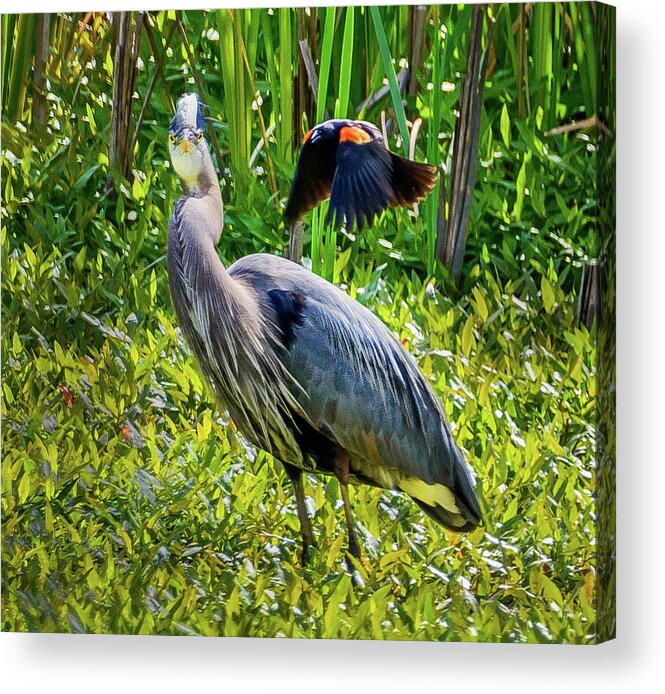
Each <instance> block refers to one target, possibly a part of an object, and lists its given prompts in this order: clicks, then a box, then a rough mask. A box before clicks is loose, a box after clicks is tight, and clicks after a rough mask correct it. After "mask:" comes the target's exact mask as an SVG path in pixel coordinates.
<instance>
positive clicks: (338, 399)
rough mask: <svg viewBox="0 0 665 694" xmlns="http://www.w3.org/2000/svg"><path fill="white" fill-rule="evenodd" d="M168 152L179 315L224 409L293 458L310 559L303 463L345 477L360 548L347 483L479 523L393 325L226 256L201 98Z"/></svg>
mask: <svg viewBox="0 0 665 694" xmlns="http://www.w3.org/2000/svg"><path fill="white" fill-rule="evenodd" d="M169 150H170V154H171V160H172V162H173V167H174V168H175V171H176V173H177V174H178V176H179V177H180V180H181V182H182V185H183V188H184V195H183V197H181V198H180V199H179V200H178V202H177V203H176V204H175V207H174V210H173V215H172V217H171V220H170V223H169V232H168V269H169V283H170V288H171V296H172V299H173V305H174V307H175V311H176V314H177V317H178V321H179V323H180V327H181V328H182V331H183V333H184V335H185V338H186V339H187V342H188V343H189V346H190V348H191V349H192V350H193V352H194V354H195V356H196V359H197V361H198V363H199V367H200V369H201V371H202V372H203V374H204V376H205V377H206V379H207V381H208V383H209V384H210V387H211V388H212V391H213V393H214V394H215V396H216V398H217V400H218V401H219V404H220V405H221V407H222V408H224V409H225V410H228V412H229V414H230V415H231V418H232V419H233V421H234V422H235V424H236V426H237V428H238V429H239V430H240V431H241V432H242V434H243V435H244V436H245V437H246V438H247V439H248V440H249V441H250V442H251V443H252V444H253V445H255V446H257V447H260V448H262V449H264V450H266V451H268V452H270V453H272V454H273V455H274V457H275V458H277V459H278V460H280V461H281V462H282V463H283V465H284V467H285V468H286V472H287V474H288V476H289V478H290V479H291V481H292V482H293V485H294V488H295V498H296V506H297V511H298V516H299V519H300V524H301V532H302V538H303V561H306V560H307V555H308V548H309V546H311V545H314V544H315V541H314V534H313V532H312V526H311V523H310V520H309V517H308V515H307V511H306V507H305V497H304V491H303V484H302V471H303V470H304V471H312V472H316V473H321V474H324V475H335V476H336V477H337V479H338V480H339V483H340V488H341V494H342V499H343V502H344V513H345V517H346V523H347V527H348V539H349V552H350V554H351V555H353V556H354V557H356V558H358V557H359V556H360V550H359V545H358V539H357V535H356V530H355V527H354V523H353V518H352V513H351V506H350V504H349V494H348V484H349V482H354V483H355V482H362V483H367V484H371V485H375V486H377V487H383V488H386V489H398V490H402V491H404V492H406V493H407V494H409V495H410V496H411V497H412V498H413V499H414V500H415V502H416V503H417V504H418V505H419V506H420V507H421V508H422V509H423V510H424V511H425V512H426V513H427V514H428V515H429V516H430V517H432V518H433V519H434V520H436V521H437V522H439V523H441V524H442V525H443V526H445V527H446V528H450V529H452V530H455V531H458V532H459V531H467V530H470V529H472V528H474V527H476V525H477V523H478V522H479V520H480V508H479V506H478V500H477V498H476V494H475V491H474V483H473V480H472V477H471V473H470V471H469V468H468V467H467V464H466V462H465V461H464V458H463V455H462V452H461V450H460V449H459V448H458V446H457V445H456V444H455V442H454V440H453V437H452V435H451V433H450V429H449V427H448V424H447V422H446V420H445V417H444V414H443V411H442V409H441V405H440V403H439V401H438V400H437V398H436V396H435V395H434V393H433V391H432V389H431V387H430V385H429V384H428V382H427V381H426V380H425V378H424V377H423V376H422V374H421V373H420V372H419V371H418V368H417V366H416V363H415V361H414V359H413V358H412V357H411V356H410V355H409V354H408V353H407V352H406V351H405V350H404V348H403V347H402V345H401V344H400V343H399V342H398V341H397V340H396V339H395V338H394V337H393V336H392V335H391V334H390V332H389V331H388V329H387V328H386V327H385V325H383V323H381V321H380V320H379V319H378V318H377V317H376V316H374V314H373V313H371V312H370V311H369V310H367V309H366V308H364V307H363V306H361V305H360V304H359V303H357V302H356V301H354V300H353V299H351V298H350V297H349V296H347V295H346V294H345V293H344V292H343V291H341V290H340V289H338V288H337V287H335V286H334V285H332V284H331V283H329V282H327V281H326V280H324V279H322V278H321V277H319V276H317V275H315V274H313V273H312V272H310V271H308V270H306V269H305V268H304V267H302V266H301V265H299V264H297V263H294V262H291V261H290V260H287V259H286V258H281V257H278V256H273V255H267V254H264V253H257V254H253V255H249V256H246V257H244V258H241V259H240V260H237V261H236V262H235V263H233V265H231V267H230V268H229V269H228V270H226V269H225V267H224V266H223V264H222V263H221V261H220V259H219V257H218V256H217V254H216V252H215V245H216V244H217V242H218V241H219V238H220V235H221V232H222V226H223V213H222V198H221V195H220V189H219V183H218V181H217V177H216V175H215V171H214V169H213V165H212V160H211V158H210V153H209V150H208V145H207V143H206V141H205V138H204V132H203V118H202V115H201V109H200V105H199V101H198V98H197V96H196V95H195V94H187V95H185V96H183V97H182V98H181V99H180V100H179V101H178V105H177V110H176V113H175V116H174V117H173V121H172V122H171V125H170V128H169Z"/></svg>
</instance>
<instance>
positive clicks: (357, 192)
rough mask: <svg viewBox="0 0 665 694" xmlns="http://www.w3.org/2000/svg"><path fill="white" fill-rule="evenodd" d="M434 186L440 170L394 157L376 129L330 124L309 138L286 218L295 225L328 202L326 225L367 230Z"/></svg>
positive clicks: (351, 122)
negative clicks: (389, 209) (376, 219)
mask: <svg viewBox="0 0 665 694" xmlns="http://www.w3.org/2000/svg"><path fill="white" fill-rule="evenodd" d="M435 182H436V167H434V166H431V165H430V164H420V163H418V162H415V161H411V160H409V159H405V158H404V157H400V156H399V155H397V154H394V153H393V152H390V151H389V150H388V149H386V146H385V143H384V141H383V136H382V135H381V131H380V130H379V129H378V128H377V127H376V126H375V125H372V124H371V123H367V122H366V121H361V120H345V119H336V120H328V121H325V123H321V124H319V125H317V126H315V127H314V128H312V129H311V130H310V131H309V132H308V133H307V135H305V140H304V142H303V147H302V149H301V150H300V156H299V158H298V166H297V167H296V175H295V177H294V179H293V186H292V187H291V194H290V195H289V199H288V201H287V203H286V210H285V213H284V217H285V219H286V222H287V223H288V224H289V225H291V224H293V223H294V222H295V221H296V220H297V219H298V218H299V217H301V216H302V215H303V214H305V213H306V212H308V211H309V210H311V209H312V208H313V207H314V206H315V205H317V204H318V203H319V202H321V201H322V200H325V199H326V198H328V197H329V198H330V207H329V208H328V216H327V218H326V223H328V224H330V223H332V222H333V221H334V222H335V223H336V224H337V225H338V226H339V225H341V224H342V223H343V222H344V221H345V222H346V226H347V228H349V229H352V228H353V227H354V226H355V227H357V228H358V229H362V228H363V226H364V225H365V224H371V223H372V221H373V220H374V217H375V216H376V215H378V214H381V212H383V210H385V209H386V208H387V207H388V206H389V205H391V206H396V205H413V204H414V203H416V202H418V201H419V200H422V199H423V198H425V197H426V196H427V194H428V193H429V192H430V191H431V190H432V188H433V187H434V184H435Z"/></svg>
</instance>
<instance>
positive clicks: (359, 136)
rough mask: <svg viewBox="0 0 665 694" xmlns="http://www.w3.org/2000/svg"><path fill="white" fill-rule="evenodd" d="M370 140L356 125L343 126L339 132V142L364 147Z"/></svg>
mask: <svg viewBox="0 0 665 694" xmlns="http://www.w3.org/2000/svg"><path fill="white" fill-rule="evenodd" d="M371 140H372V138H371V137H370V135H368V134H367V133H366V132H365V131H364V130H363V129H362V128H360V127H358V126H357V125H345V126H344V127H343V128H342V129H341V130H340V131H339V141H340V142H355V143H356V144H357V145H365V144H367V143H368V142H371Z"/></svg>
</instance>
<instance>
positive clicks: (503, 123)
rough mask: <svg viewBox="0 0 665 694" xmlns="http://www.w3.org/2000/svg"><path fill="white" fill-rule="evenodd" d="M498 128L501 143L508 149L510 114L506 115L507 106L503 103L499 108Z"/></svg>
mask: <svg viewBox="0 0 665 694" xmlns="http://www.w3.org/2000/svg"><path fill="white" fill-rule="evenodd" d="M500 128H501V138H502V139H503V143H504V144H505V145H506V147H507V148H508V149H510V116H509V115H508V108H507V106H506V104H504V105H503V108H502V109H501V120H500Z"/></svg>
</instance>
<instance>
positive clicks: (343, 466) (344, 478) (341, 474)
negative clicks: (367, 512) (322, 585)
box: [335, 449, 360, 572]
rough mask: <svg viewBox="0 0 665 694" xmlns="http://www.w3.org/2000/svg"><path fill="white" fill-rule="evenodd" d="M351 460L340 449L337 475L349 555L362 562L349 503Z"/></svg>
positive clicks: (337, 458)
mask: <svg viewBox="0 0 665 694" xmlns="http://www.w3.org/2000/svg"><path fill="white" fill-rule="evenodd" d="M349 460H350V458H349V455H348V453H347V452H346V451H343V450H341V449H338V451H337V455H336V456H335V475H336V476H337V479H338V480H339V486H340V489H341V491H342V501H343V502H344V517H345V518H346V527H347V529H348V531H349V554H350V555H351V556H352V557H355V558H356V559H358V560H360V545H359V544H358V535H357V534H356V526H355V524H354V522H353V513H352V511H351V502H350V501H349ZM349 571H351V572H353V567H352V566H351V565H349Z"/></svg>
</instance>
